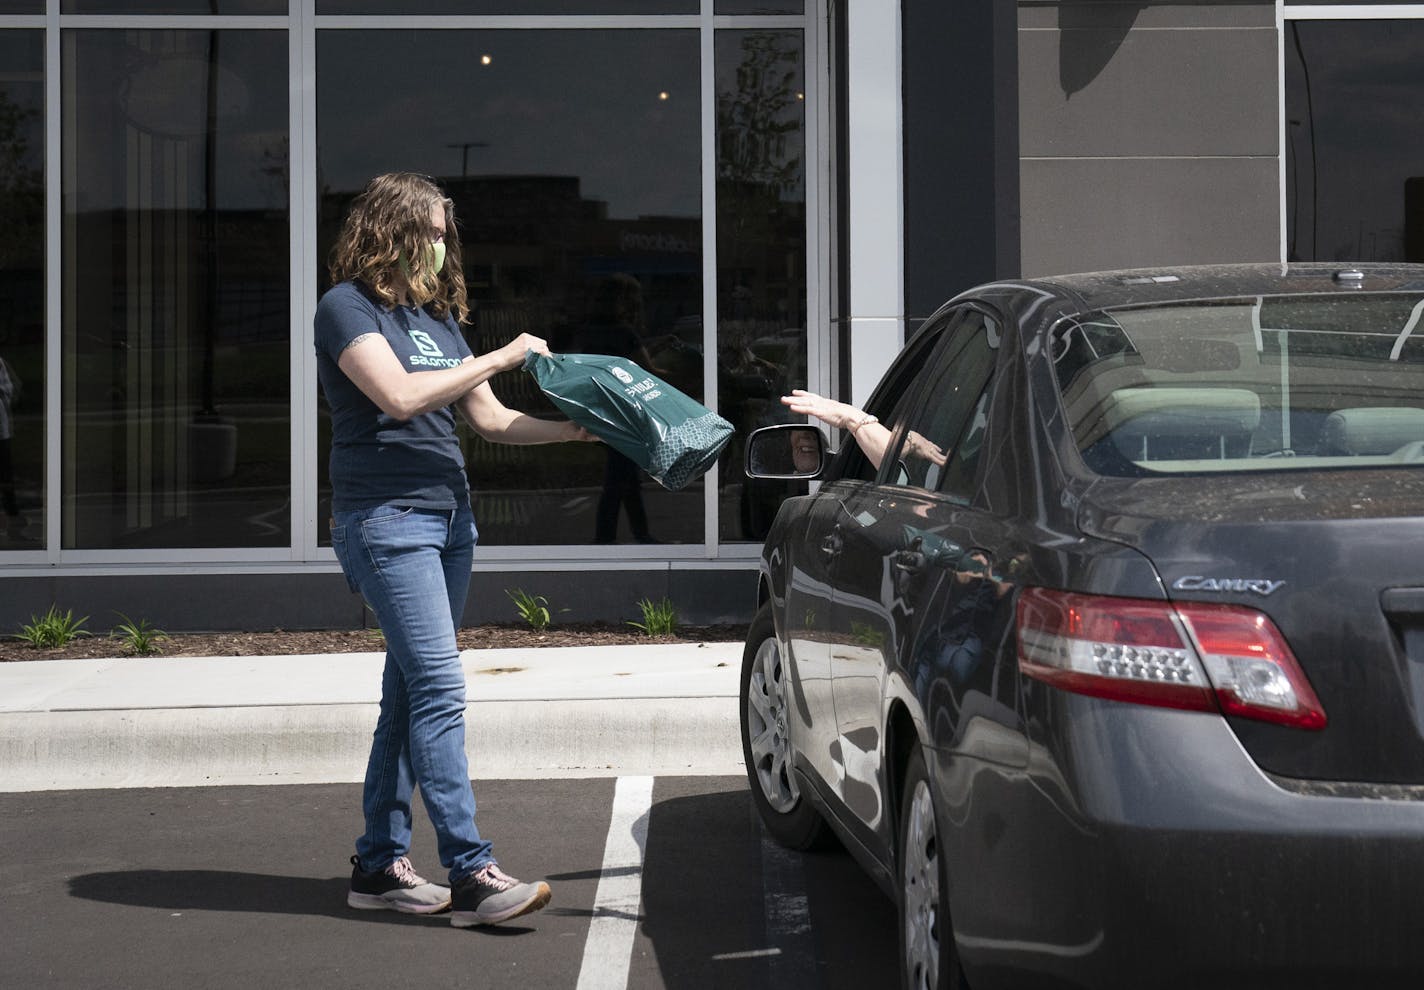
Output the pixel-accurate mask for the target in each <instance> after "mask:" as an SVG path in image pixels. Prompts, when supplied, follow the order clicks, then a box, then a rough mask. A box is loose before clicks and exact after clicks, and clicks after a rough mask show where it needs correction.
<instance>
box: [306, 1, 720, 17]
mask: <svg viewBox="0 0 1424 990" xmlns="http://www.w3.org/2000/svg"><path fill="white" fill-rule="evenodd" d="M699 9H700V0H317V4H316V12H317V13H318V14H385V15H398V14H399V15H408V14H464V15H478V14H523V15H527V14H545V15H548V14H580V15H584V16H593V15H605V14H695V13H697V12H698V10H699Z"/></svg>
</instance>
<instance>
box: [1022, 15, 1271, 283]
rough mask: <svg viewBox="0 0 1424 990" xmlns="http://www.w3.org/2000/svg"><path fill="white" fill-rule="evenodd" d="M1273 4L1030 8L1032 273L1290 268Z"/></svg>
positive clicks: (1025, 221)
mask: <svg viewBox="0 0 1424 990" xmlns="http://www.w3.org/2000/svg"><path fill="white" fill-rule="evenodd" d="M1274 25H1275V5H1274V4H1271V3H1261V2H1254V3H1219V4H1151V3H1127V2H1124V3H1103V2H1098V3H1054V4H1045V3H1030V2H1025V3H1022V4H1021V5H1020V7H1019V28H1020V29H1019V32H1018V35H1019V116H1020V134H1019V146H1020V154H1021V156H1022V157H1021V159H1020V176H1019V178H1020V183H1019V186H1020V206H1021V211H1022V213H1021V216H1022V221H1021V229H1022V245H1021V256H1022V260H1023V273H1024V274H1025V275H1029V276H1031V275H1045V274H1053V273H1061V272H1067V271H1091V270H1095V269H1105V268H1124V267H1157V266H1167V265H1183V264H1205V263H1211V262H1229V261H1262V260H1275V259H1277V258H1279V256H1280V251H1281V248H1280V222H1281V220H1280V197H1279V182H1280V163H1279V162H1280V160H1279V145H1280V141H1279V127H1280V123H1279V122H1280V115H1279V86H1278V81H1277V80H1278V70H1277V64H1278V37H1277V33H1276V30H1275V26H1274Z"/></svg>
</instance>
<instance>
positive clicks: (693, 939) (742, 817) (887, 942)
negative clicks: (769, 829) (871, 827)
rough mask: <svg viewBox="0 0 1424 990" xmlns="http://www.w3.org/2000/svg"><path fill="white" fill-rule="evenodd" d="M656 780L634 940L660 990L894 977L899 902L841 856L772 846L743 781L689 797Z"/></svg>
mask: <svg viewBox="0 0 1424 990" xmlns="http://www.w3.org/2000/svg"><path fill="white" fill-rule="evenodd" d="M658 783H659V792H657V793H656V795H655V796H656V800H655V801H654V804H653V806H652V810H651V812H650V821H649V829H648V842H647V848H646V850H645V854H644V867H643V896H642V912H641V913H642V916H643V918H644V921H643V924H642V926H641V933H642V934H643V935H644V936H645V937H647V938H648V939H649V940H650V942H651V944H652V948H653V951H654V952H655V954H656V957H657V965H658V969H659V972H660V974H661V976H662V979H663V984H664V986H666V987H668V988H676V990H700V988H703V987H706V988H712V987H729V986H735V987H743V988H755V987H784V986H786V985H788V984H787V981H788V979H789V980H791V982H793V983H794V985H795V986H797V987H823V988H840V987H846V988H852V987H853V988H856V990H860V988H863V987H867V986H882V985H884V982H885V974H886V973H893V972H895V967H896V960H897V957H896V928H895V908H894V905H893V903H892V902H891V901H890V899H889V898H888V897H886V896H885V895H884V893H882V892H881V891H880V889H879V888H878V887H876V886H875V884H874V883H873V882H872V881H871V880H870V878H869V877H868V876H867V875H866V874H865V873H864V872H863V871H862V870H861V869H860V867H859V866H857V865H856V863H855V862H854V860H852V859H851V858H850V856H848V855H847V854H846V853H845V852H844V851H843V850H840V849H835V850H830V851H825V852H814V853H800V852H792V851H790V850H785V849H782V848H781V847H779V846H775V845H773V844H771V843H770V840H769V839H766V837H765V833H764V831H763V829H762V827H761V823H760V821H759V820H758V819H757V818H756V812H755V810H754V806H753V805H752V799H751V795H750V793H749V792H748V791H747V790H746V784H745V780H744V779H736V778H728V782H727V783H726V784H725V786H726V787H727V789H726V790H723V791H714V792H712V793H700V794H689V795H685V796H684V795H677V794H674V793H666V792H668V791H671V790H674V789H675V788H676V787H678V786H679V785H683V786H687V785H686V783H685V781H680V780H677V779H668V778H664V779H660V780H659V782H658ZM691 786H694V787H696V788H699V789H703V790H704V791H705V788H706V787H707V782H706V781H705V780H704V781H703V782H699V783H696V784H694V785H691ZM788 906H790V914H789V915H788Z"/></svg>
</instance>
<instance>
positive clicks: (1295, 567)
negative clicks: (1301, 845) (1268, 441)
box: [1080, 470, 1424, 784]
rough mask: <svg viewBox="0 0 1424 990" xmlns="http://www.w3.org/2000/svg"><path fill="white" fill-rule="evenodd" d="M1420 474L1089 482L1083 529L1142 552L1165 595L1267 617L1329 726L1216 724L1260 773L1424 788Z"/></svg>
mask: <svg viewBox="0 0 1424 990" xmlns="http://www.w3.org/2000/svg"><path fill="white" fill-rule="evenodd" d="M1421 508H1424V475H1421V474H1420V473H1418V472H1401V471H1375V470H1366V471H1350V472H1332V473H1328V474H1327V473H1310V474H1291V473H1284V472H1283V473H1277V474H1273V475H1270V476H1260V475H1230V476H1216V477H1210V478H1203V477H1194V478H1185V477H1167V478H1142V479H1103V480H1101V481H1099V482H1096V483H1095V484H1094V485H1093V486H1092V487H1091V488H1090V490H1089V491H1088V492H1087V494H1086V496H1085V498H1084V500H1083V503H1082V509H1081V513H1080V517H1081V519H1080V521H1081V524H1082V526H1083V529H1084V530H1085V532H1087V533H1089V534H1091V535H1093V536H1097V537H1100V538H1103V539H1107V540H1113V541H1115V542H1119V543H1123V544H1126V545H1128V546H1131V547H1134V548H1135V549H1137V550H1139V551H1140V552H1142V553H1143V554H1144V555H1146V556H1147V557H1148V558H1149V559H1150V560H1151V561H1152V562H1153V564H1154V566H1155V567H1156V569H1157V572H1158V574H1159V576H1160V578H1161V581H1162V588H1161V590H1162V592H1163V593H1164V594H1165V595H1166V596H1167V597H1168V598H1170V599H1172V600H1175V601H1183V602H1185V601H1199V602H1220V603H1230V604H1235V605H1246V606H1250V607H1252V608H1255V609H1257V610H1259V611H1261V612H1263V613H1265V614H1266V615H1267V616H1269V617H1270V619H1271V620H1272V621H1273V622H1274V623H1275V625H1276V626H1277V628H1278V629H1279V630H1280V631H1281V633H1282V635H1284V637H1285V639H1286V642H1287V643H1288V644H1289V646H1290V648H1291V651H1292V653H1293V654H1294V655H1295V658H1296V660H1297V661H1298V662H1299V664H1300V666H1301V668H1302V669H1303V670H1304V671H1305V674H1306V676H1307V677H1308V678H1309V680H1310V682H1311V685H1312V687H1313V688H1314V690H1315V692H1316V694H1317V695H1318V696H1319V698H1320V701H1321V703H1322V705H1323V706H1324V709H1325V713H1326V716H1327V719H1328V725H1327V726H1326V728H1325V729H1324V730H1322V731H1317V732H1310V731H1302V730H1299V729H1293V728H1289V727H1284V726H1277V725H1270V724H1267V723H1264V722H1256V721H1254V720H1249V719H1242V718H1235V717H1232V718H1230V719H1229V721H1230V722H1231V724H1232V726H1233V728H1234V729H1235V731H1236V733H1237V736H1238V738H1239V739H1240V740H1241V742H1242V744H1243V745H1244V746H1245V747H1246V749H1247V750H1248V751H1249V752H1250V753H1251V755H1252V757H1253V758H1254V759H1255V760H1256V762H1257V763H1258V764H1259V765H1260V766H1261V767H1262V768H1263V769H1265V770H1267V771H1268V772H1270V773H1273V774H1276V775H1279V776H1282V777H1287V778H1301V779H1309V780H1322V781H1358V782H1370V783H1395V784H1424V556H1421V555H1420V554H1419V553H1418V552H1417V551H1416V550H1414V549H1413V548H1416V547H1419V546H1424V514H1421Z"/></svg>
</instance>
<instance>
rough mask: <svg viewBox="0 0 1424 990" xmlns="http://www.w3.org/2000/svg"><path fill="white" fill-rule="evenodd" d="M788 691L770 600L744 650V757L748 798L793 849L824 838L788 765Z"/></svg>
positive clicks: (759, 612) (821, 824)
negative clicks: (748, 788) (749, 791)
mask: <svg viewBox="0 0 1424 990" xmlns="http://www.w3.org/2000/svg"><path fill="white" fill-rule="evenodd" d="M790 691H791V687H790V675H789V671H788V670H787V667H786V661H785V659H784V658H783V657H782V655H781V645H780V643H778V642H777V639H776V627H775V625H774V624H773V622H772V619H771V603H770V602H768V603H767V604H765V605H763V606H762V607H761V608H760V609H758V610H757V613H756V617H755V618H753V619H752V624H751V627H750V629H749V630H748V632H747V645H746V649H745V650H744V651H743V653H742V692H741V702H742V705H741V708H742V758H743V760H745V762H746V766H747V782H748V783H749V784H750V785H751V792H752V801H753V802H754V803H755V804H756V808H757V812H758V813H759V814H760V815H761V820H762V823H763V824H765V825H766V830H767V831H768V832H770V833H771V837H772V838H773V839H775V840H776V841H777V842H779V843H781V844H782V845H784V846H789V847H790V848H792V849H810V848H812V847H814V846H817V845H820V844H821V843H822V842H823V840H824V838H825V831H826V824H825V822H824V821H823V820H822V818H821V816H820V814H819V813H818V812H817V811H816V809H815V808H813V807H812V806H811V803H810V801H808V800H807V799H806V798H805V796H804V795H802V794H801V789H800V787H799V785H798V784H797V782H796V774H795V773H794V772H793V771H792V769H791V764H792V755H793V753H794V749H793V747H792V744H791V738H790V735H789V733H788V725H789V722H790V700H791V698H790Z"/></svg>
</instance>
